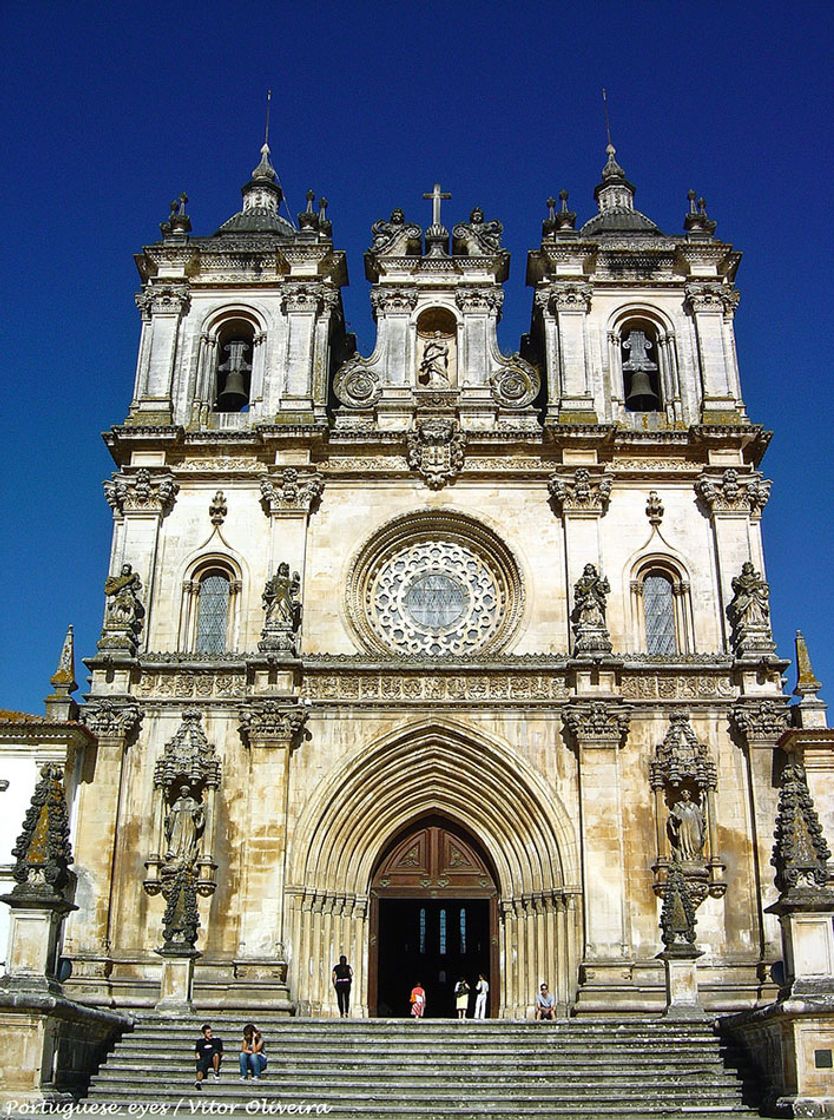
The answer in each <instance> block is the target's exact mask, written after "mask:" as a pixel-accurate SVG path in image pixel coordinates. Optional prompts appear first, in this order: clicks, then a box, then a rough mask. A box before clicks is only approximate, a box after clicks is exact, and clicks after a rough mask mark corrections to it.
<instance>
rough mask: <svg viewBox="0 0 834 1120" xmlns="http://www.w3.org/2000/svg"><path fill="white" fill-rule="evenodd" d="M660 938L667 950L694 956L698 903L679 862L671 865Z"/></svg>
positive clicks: (695, 953)
mask: <svg viewBox="0 0 834 1120" xmlns="http://www.w3.org/2000/svg"><path fill="white" fill-rule="evenodd" d="M660 930H661V934H660V936H661V940H662V941H663V944H664V946H665V948H666V952H667V953H671V954H673V955H676V956H677V955H680V956H695V955H698V954H697V950H696V949H695V906H694V905H693V902H692V899H691V897H690V895H689V887H688V885H687V882H686V876H685V875H684V873H683V870H682V869H681V866H680V864H679V863H673V864H672V865H671V866H670V867H669V873H668V875H667V877H666V885H665V888H664V891H663V907H662V909H661V911H660Z"/></svg>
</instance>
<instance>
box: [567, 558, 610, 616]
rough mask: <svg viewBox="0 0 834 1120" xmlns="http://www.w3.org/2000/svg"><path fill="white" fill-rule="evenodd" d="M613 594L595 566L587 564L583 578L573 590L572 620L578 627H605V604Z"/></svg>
mask: <svg viewBox="0 0 834 1120" xmlns="http://www.w3.org/2000/svg"><path fill="white" fill-rule="evenodd" d="M610 594H611V585H610V584H609V582H608V580H607V579H606V578H605V576H601V575H600V574H599V572H598V571H597V570H596V568H595V567H594V565H593V564H586V565H585V568H584V569H583V572H582V576H581V577H580V579H578V580H577V581H576V585H575V587H574V590H573V613H572V614H571V620H572V621H573V622H574V623H576V625H577V626H590V627H595V628H596V627H604V626H605V602H606V599H607V597H608V596H609V595H610Z"/></svg>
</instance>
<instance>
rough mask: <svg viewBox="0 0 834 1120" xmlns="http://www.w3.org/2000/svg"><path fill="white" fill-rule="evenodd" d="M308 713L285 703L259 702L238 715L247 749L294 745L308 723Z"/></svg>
mask: <svg viewBox="0 0 834 1120" xmlns="http://www.w3.org/2000/svg"><path fill="white" fill-rule="evenodd" d="M307 716H308V713H307V711H306V710H305V709H304V708H302V707H301V706H300V705H299V704H295V703H292V702H288V701H286V700H259V701H257V702H256V703H253V704H249V705H247V706H246V707H245V708H243V709H242V710H241V713H240V732H241V735H242V736H243V737H244V738H245V739H246V740H247V742H248V743H249V745H250V746H252V747H255V746H261V745H264V746H268V745H270V744H278V745H281V746H293V745H295V744H296V743H297V742H298V739H299V736H300V735H301V732H302V730H303V728H304V725H305V723H306V722H307Z"/></svg>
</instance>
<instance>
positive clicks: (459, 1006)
mask: <svg viewBox="0 0 834 1120" xmlns="http://www.w3.org/2000/svg"><path fill="white" fill-rule="evenodd" d="M468 1007H469V985H468V984H467V983H466V981H465V980H464V978H463V977H462V976H461V978H460V980H458V982H457V984H455V1010H456V1011H457V1013H458V1019H465V1018H466V1012H467V1009H468Z"/></svg>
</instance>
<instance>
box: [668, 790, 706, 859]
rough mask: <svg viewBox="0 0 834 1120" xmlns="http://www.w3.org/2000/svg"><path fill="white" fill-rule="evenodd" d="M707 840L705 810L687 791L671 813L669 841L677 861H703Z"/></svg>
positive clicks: (684, 791)
mask: <svg viewBox="0 0 834 1120" xmlns="http://www.w3.org/2000/svg"><path fill="white" fill-rule="evenodd" d="M705 838H706V831H705V823H704V813H703V810H702V809H701V806H700V804H699V802H698V801H694V800H693V798H692V794H691V793H690V792H689V790H688V789H685V790H683V792H682V793H681V799H680V801H676V802H675V804H674V805H673V806H672V808H671V811H670V813H669V839H670V841H671V844H672V850H673V852H674V853H675V857H676V859H679V860H683V861H686V862H692V861H694V860H700V859H702V858H703V852H704V840H705Z"/></svg>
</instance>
